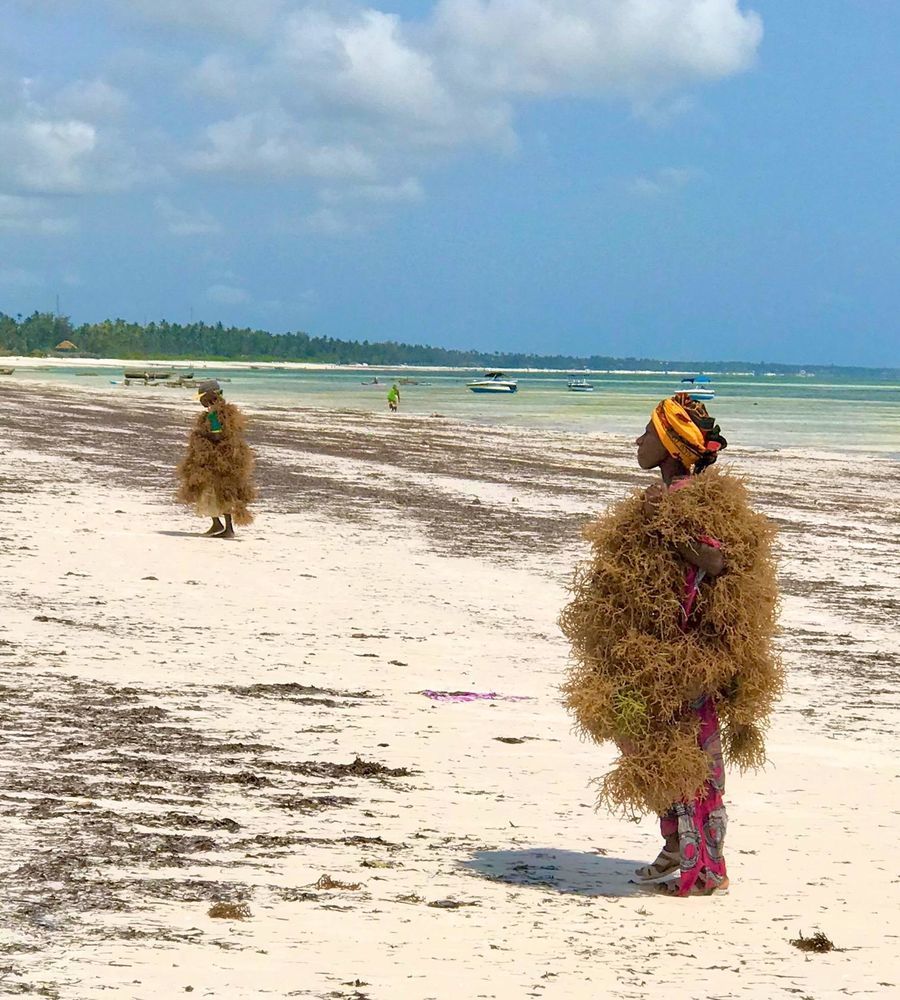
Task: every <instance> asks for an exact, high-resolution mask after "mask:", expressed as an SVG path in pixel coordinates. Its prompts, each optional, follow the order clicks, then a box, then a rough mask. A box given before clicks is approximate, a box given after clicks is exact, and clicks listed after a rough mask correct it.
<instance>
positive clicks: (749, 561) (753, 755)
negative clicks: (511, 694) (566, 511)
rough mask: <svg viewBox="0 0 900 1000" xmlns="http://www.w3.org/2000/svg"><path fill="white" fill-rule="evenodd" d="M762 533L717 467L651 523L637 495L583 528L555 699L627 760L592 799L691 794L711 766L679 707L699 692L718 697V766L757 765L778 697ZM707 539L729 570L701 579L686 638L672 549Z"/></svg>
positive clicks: (617, 803) (737, 483)
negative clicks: (585, 550) (588, 547)
mask: <svg viewBox="0 0 900 1000" xmlns="http://www.w3.org/2000/svg"><path fill="white" fill-rule="evenodd" d="M773 534H774V531H773V528H772V526H771V524H770V522H769V521H768V520H767V519H766V518H765V517H763V516H762V515H760V514H757V513H756V512H754V511H753V510H752V509H751V508H750V505H749V503H748V502H747V495H746V489H745V487H744V484H743V482H742V481H741V480H740V479H739V478H738V477H735V476H732V475H729V474H726V473H722V472H718V471H717V470H710V471H707V472H705V473H704V474H703V475H702V476H697V477H696V478H694V479H692V480H691V482H690V484H689V485H688V486H685V487H684V488H682V489H679V490H677V491H674V492H671V493H669V494H667V495H666V496H665V497H664V498H663V500H662V502H661V503H660V504H659V506H658V508H657V509H656V511H655V513H654V514H653V515H652V516H650V517H649V518H648V517H647V515H646V513H645V510H644V505H643V502H642V494H641V493H635V494H633V495H632V496H630V497H628V498H627V499H625V500H623V501H621V502H620V503H618V504H616V505H614V506H613V507H611V508H610V509H609V510H608V511H607V512H606V514H604V515H603V516H602V517H600V518H599V519H598V520H596V521H594V522H593V523H591V524H590V525H588V527H587V528H586V529H585V537H586V538H587V539H588V540H589V541H590V542H591V544H592V548H593V553H592V557H591V558H590V559H588V560H587V561H586V562H585V563H583V564H582V565H580V566H579V567H578V568H577V570H576V572H575V578H574V581H573V585H572V592H573V593H572V600H571V602H570V603H569V605H568V606H567V607H566V608H565V609H564V611H563V613H562V615H561V617H560V627H561V628H562V630H563V632H564V633H565V635H566V636H567V637H568V639H569V640H570V642H571V643H572V652H573V660H574V664H573V666H572V668H571V670H570V671H569V674H568V677H567V680H566V682H565V684H564V686H563V691H564V693H565V696H566V702H567V704H568V706H569V708H570V709H571V710H572V712H573V713H574V715H575V718H576V720H577V722H578V726H579V728H580V729H581V731H582V732H583V734H584V735H586V736H590V737H591V738H592V739H594V740H596V741H598V742H602V741H605V740H613V741H615V742H616V743H617V744H618V745H619V747H620V748H622V749H623V750H625V751H627V752H624V753H623V754H622V756H621V757H620V758H619V759H618V760H617V761H616V763H615V766H614V768H613V770H612V771H611V773H610V774H608V775H607V776H606V777H605V778H603V779H601V780H600V781H599V799H600V802H601V803H603V804H605V805H607V806H609V807H610V808H612V809H623V810H625V811H627V812H629V813H643V812H663V811H665V810H666V809H667V808H669V807H670V806H671V804H672V803H673V802H676V801H678V800H680V799H682V798H692V797H694V796H696V794H697V793H698V790H699V789H701V788H702V787H703V785H704V783H705V781H706V779H707V778H708V773H709V763H708V759H707V757H706V755H705V754H704V753H703V751H702V750H701V749H700V747H699V746H698V745H697V731H698V723H697V721H696V719H695V717H694V715H693V713H690V712H687V711H686V709H687V707H688V706H689V705H690V703H691V702H693V701H696V700H697V699H698V698H700V697H702V696H703V695H704V694H714V695H716V697H717V701H718V709H719V718H720V722H721V726H722V736H723V745H724V749H725V753H726V756H727V757H728V759H729V760H730V761H731V762H732V763H733V764H736V765H737V766H738V767H740V768H746V767H758V766H760V765H761V764H762V763H764V761H765V748H764V743H763V736H762V733H763V729H764V726H765V720H766V718H767V716H768V715H769V713H770V711H771V709H772V706H773V704H774V702H775V700H776V699H777V698H778V696H779V694H780V692H781V688H782V668H781V664H780V663H779V661H778V659H777V657H776V656H775V655H774V653H773V650H772V638H773V635H774V633H775V627H776V614H777V603H778V591H777V585H776V579H775V567H774V562H773V559H772V554H771V542H772V537H773ZM704 536H711V537H713V538H716V539H717V540H718V541H719V542H721V544H722V547H723V551H724V554H725V560H726V571H725V572H724V573H723V574H722V575H721V576H719V577H718V578H716V579H715V581H713V582H709V581H704V582H703V583H702V585H701V587H700V591H699V594H698V597H697V602H696V604H695V608H694V611H693V612H692V615H691V622H690V627H688V628H685V627H684V615H683V611H682V598H683V589H684V577H685V571H686V568H687V567H686V564H685V562H684V560H683V559H682V558H681V557H680V556H679V555H678V553H677V551H676V546H677V545H678V544H684V543H692V542H695V541H696V540H698V539H700V538H702V537H704Z"/></svg>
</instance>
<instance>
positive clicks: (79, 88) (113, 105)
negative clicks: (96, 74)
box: [53, 79, 131, 121]
mask: <svg viewBox="0 0 900 1000" xmlns="http://www.w3.org/2000/svg"><path fill="white" fill-rule="evenodd" d="M130 103H131V102H130V100H129V97H128V95H127V94H126V93H125V91H124V90H120V89H119V88H118V87H113V86H112V85H110V84H109V83H107V82H106V81H105V80H99V79H97V80H73V81H72V82H71V83H69V84H67V85H66V86H65V87H63V88H62V90H60V91H59V92H58V93H57V94H56V95H55V97H54V99H53V104H54V110H55V111H57V113H58V114H61V115H63V116H71V117H74V118H86V119H88V120H91V121H97V120H104V119H107V120H109V119H116V118H120V117H121V116H122V115H124V114H125V112H126V111H128V109H129V107H130Z"/></svg>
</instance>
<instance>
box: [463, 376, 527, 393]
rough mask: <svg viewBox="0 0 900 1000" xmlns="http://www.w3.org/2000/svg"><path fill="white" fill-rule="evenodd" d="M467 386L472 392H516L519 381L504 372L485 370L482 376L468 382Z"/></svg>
mask: <svg viewBox="0 0 900 1000" xmlns="http://www.w3.org/2000/svg"><path fill="white" fill-rule="evenodd" d="M466 388H467V389H471V390H472V392H516V391H517V390H518V388H519V383H518V382H517V381H516V379H514V378H507V377H506V376H505V375H504V374H503V372H485V373H484V375H482V377H481V378H475V379H472V381H471V382H467V383H466Z"/></svg>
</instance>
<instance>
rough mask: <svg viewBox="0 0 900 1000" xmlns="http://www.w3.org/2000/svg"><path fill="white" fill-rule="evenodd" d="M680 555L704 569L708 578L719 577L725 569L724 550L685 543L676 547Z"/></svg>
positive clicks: (695, 543)
mask: <svg viewBox="0 0 900 1000" xmlns="http://www.w3.org/2000/svg"><path fill="white" fill-rule="evenodd" d="M675 548H676V549H677V550H678V554H679V555H680V556H681V558H682V559H685V560H686V561H687V562H689V563H691V565H693V566H696V567H697V568H698V569H702V570H703V572H704V573H705V574H706V575H707V576H718V575H719V574H720V573H721V572H722V570H724V569H725V556H723V555H722V550H721V549H717V548H715V546H713V545H705V544H704V543H703V542H683V543H682V544H681V545H676V546H675Z"/></svg>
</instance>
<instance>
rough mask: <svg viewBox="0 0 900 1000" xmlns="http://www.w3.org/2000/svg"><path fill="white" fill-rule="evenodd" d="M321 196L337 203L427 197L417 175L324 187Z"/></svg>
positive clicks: (326, 200) (412, 199)
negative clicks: (339, 186) (391, 180)
mask: <svg viewBox="0 0 900 1000" xmlns="http://www.w3.org/2000/svg"><path fill="white" fill-rule="evenodd" d="M319 197H320V198H321V199H322V201H323V202H326V203H330V204H337V203H339V202H343V201H347V200H349V199H359V200H361V201H372V202H381V203H382V204H390V203H394V204H399V203H403V202H418V201H422V200H423V199H424V197H425V192H424V190H423V189H422V184H421V181H419V179H418V178H417V177H407V178H406V179H405V180H402V181H398V182H397V183H396V184H357V185H355V186H348V187H344V188H324V189H323V190H322V191H321V192H320V193H319Z"/></svg>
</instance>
